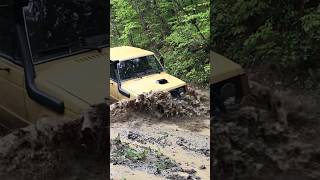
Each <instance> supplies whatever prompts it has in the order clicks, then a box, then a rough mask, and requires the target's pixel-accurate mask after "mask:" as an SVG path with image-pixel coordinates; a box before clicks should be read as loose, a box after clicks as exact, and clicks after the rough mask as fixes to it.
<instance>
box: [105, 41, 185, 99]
mask: <svg viewBox="0 0 320 180" xmlns="http://www.w3.org/2000/svg"><path fill="white" fill-rule="evenodd" d="M162 65H163V63H160V62H159V60H158V59H157V58H156V56H155V54H154V53H153V52H151V51H147V50H143V49H140V48H136V47H130V46H121V47H114V48H110V73H111V74H110V98H111V100H113V101H118V100H121V99H135V98H136V97H137V96H138V95H139V94H143V93H147V92H150V91H153V92H154V91H169V92H170V93H171V95H172V96H174V97H179V96H181V95H183V94H184V93H185V92H186V83H185V82H184V81H182V80H180V79H178V78H176V77H174V76H171V75H170V74H168V73H166V72H165V71H164V68H163V66H162Z"/></svg>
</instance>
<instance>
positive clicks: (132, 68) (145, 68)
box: [118, 55, 163, 81]
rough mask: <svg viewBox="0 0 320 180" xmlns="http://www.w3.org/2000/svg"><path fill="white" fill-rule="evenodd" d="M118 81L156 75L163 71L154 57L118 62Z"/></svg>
mask: <svg viewBox="0 0 320 180" xmlns="http://www.w3.org/2000/svg"><path fill="white" fill-rule="evenodd" d="M118 70H119V76H120V80H121V81H123V80H127V79H132V78H140V77H142V76H145V75H149V74H156V73H160V72H162V71H163V68H162V66H161V65H160V63H159V61H158V60H157V59H156V58H155V56H153V55H152V56H144V57H139V58H135V59H130V60H126V61H120V62H119V66H118Z"/></svg>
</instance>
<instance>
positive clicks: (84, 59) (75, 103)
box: [36, 52, 109, 112]
mask: <svg viewBox="0 0 320 180" xmlns="http://www.w3.org/2000/svg"><path fill="white" fill-rule="evenodd" d="M107 58H108V56H107V54H106V53H105V52H104V53H98V52H91V53H86V54H82V55H77V56H74V57H69V58H65V59H62V60H56V61H54V62H48V63H44V64H41V65H37V66H40V67H37V69H36V70H37V72H36V74H37V77H36V84H37V86H38V88H39V89H40V90H42V91H44V92H45V93H47V94H48V95H50V96H54V97H56V98H57V99H59V100H61V101H63V102H64V103H65V106H66V108H69V109H70V110H72V111H75V112H79V111H80V112H81V111H83V110H85V109H86V108H87V107H89V106H90V105H94V104H98V103H103V102H104V100H105V98H106V97H108V96H107V95H108V94H109V91H108V89H107V77H108V75H107Z"/></svg>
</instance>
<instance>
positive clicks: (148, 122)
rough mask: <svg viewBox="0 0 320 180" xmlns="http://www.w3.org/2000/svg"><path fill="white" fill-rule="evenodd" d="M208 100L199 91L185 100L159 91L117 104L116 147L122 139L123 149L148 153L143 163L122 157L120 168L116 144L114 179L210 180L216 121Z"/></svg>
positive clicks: (114, 121)
mask: <svg viewBox="0 0 320 180" xmlns="http://www.w3.org/2000/svg"><path fill="white" fill-rule="evenodd" d="M206 99H208V97H205V95H199V93H197V92H196V91H189V92H188V93H187V95H186V96H185V97H183V98H181V99H176V98H172V97H171V96H170V94H169V93H167V92H157V93H148V94H145V95H143V96H142V98H138V99H137V100H133V101H120V102H118V103H116V104H113V105H111V107H110V112H111V120H112V123H111V132H110V133H111V142H113V141H114V140H115V139H118V140H119V139H120V140H121V142H122V143H123V144H125V145H126V146H125V147H124V146H122V147H123V148H122V149H130V150H129V151H133V152H135V154H146V155H144V156H143V157H145V158H142V159H140V158H139V160H136V159H135V160H132V159H130V158H128V157H126V156H120V157H122V158H124V160H123V159H122V160H121V161H120V163H119V161H118V160H119V159H118V158H119V154H118V155H116V154H117V153H114V152H117V149H118V147H117V146H115V145H114V143H112V144H113V145H112V147H111V151H112V152H111V163H112V164H111V177H112V178H113V179H121V178H126V179H150V178H149V177H150V176H152V177H154V179H210V157H209V155H210V131H209V126H210V119H209V105H208V104H209V102H208V100H206ZM122 155H123V154H122ZM138 157H141V156H139V155H138ZM119 166H120V167H121V168H119ZM159 167H162V168H160V169H159ZM152 179H153V178H152Z"/></svg>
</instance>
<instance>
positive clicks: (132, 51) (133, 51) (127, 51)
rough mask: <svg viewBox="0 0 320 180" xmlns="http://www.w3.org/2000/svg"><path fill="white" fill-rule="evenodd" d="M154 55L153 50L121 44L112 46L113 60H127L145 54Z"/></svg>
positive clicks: (111, 55)
mask: <svg viewBox="0 0 320 180" xmlns="http://www.w3.org/2000/svg"><path fill="white" fill-rule="evenodd" d="M149 55H154V53H153V52H151V51H147V50H144V49H141V48H136V47H131V46H120V47H114V48H110V60H111V61H116V60H118V61H125V60H129V59H134V58H138V57H143V56H149Z"/></svg>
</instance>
